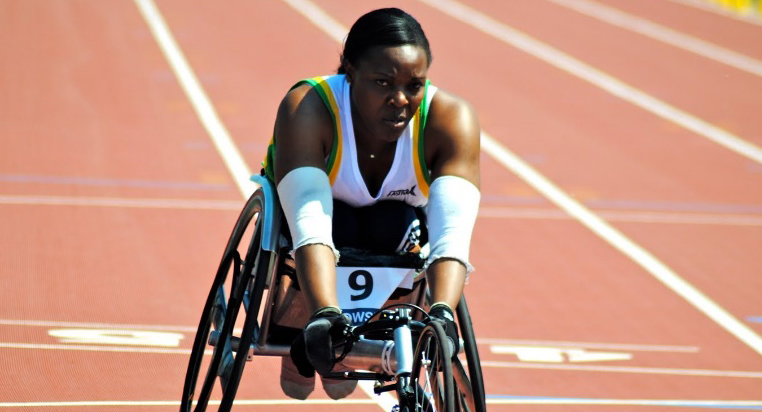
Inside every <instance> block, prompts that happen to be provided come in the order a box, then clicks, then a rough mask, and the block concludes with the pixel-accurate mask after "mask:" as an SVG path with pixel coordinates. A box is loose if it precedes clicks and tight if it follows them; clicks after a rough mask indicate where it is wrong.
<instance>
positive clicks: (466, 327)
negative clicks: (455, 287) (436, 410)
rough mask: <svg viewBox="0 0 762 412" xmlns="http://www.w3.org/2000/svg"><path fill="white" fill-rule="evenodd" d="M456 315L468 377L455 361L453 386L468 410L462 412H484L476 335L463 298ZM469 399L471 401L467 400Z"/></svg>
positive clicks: (485, 408) (485, 403)
mask: <svg viewBox="0 0 762 412" xmlns="http://www.w3.org/2000/svg"><path fill="white" fill-rule="evenodd" d="M456 313H457V316H458V325H459V326H460V334H461V336H462V337H463V351H464V352H465V354H466V362H468V376H465V370H464V368H463V365H462V364H461V363H460V361H459V360H456V361H455V362H454V363H456V364H455V365H453V368H454V369H453V373H454V377H455V384H456V386H458V391H459V392H460V398H461V399H462V400H463V402H465V403H466V405H467V406H468V409H465V408H464V409H462V410H466V411H474V412H486V411H487V401H486V398H485V396H484V378H483V376H482V367H481V362H480V360H479V350H478V349H477V347H476V335H475V334H474V328H473V324H472V323H471V315H470V313H469V312H468V305H467V304H466V297H465V296H461V297H460V302H459V303H458V308H457V309H456ZM469 385H470V394H469V393H468V388H466V386H469ZM463 395H465V396H463ZM456 396H459V395H456ZM469 397H470V398H471V400H469Z"/></svg>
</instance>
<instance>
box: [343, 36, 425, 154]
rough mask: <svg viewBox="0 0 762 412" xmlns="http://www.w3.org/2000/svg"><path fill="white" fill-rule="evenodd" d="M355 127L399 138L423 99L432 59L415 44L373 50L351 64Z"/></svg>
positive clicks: (380, 136) (389, 138)
mask: <svg viewBox="0 0 762 412" xmlns="http://www.w3.org/2000/svg"><path fill="white" fill-rule="evenodd" d="M347 66H348V67H347V76H348V79H349V81H350V82H351V84H352V96H351V98H352V103H353V112H352V114H353V121H354V123H355V130H357V131H359V132H361V133H364V134H367V135H368V137H371V138H375V139H381V140H383V141H387V142H394V141H396V140H397V139H399V137H400V135H402V132H403V131H404V130H405V128H406V127H407V125H408V123H409V122H410V119H412V118H413V114H415V112H416V110H418V107H419V106H420V105H421V101H422V100H423V92H424V89H425V87H424V86H425V85H426V72H427V70H428V66H429V64H428V58H427V57H426V51H425V50H424V49H423V48H421V47H419V46H414V45H403V46H391V47H385V46H378V47H374V48H371V49H369V50H368V51H367V52H366V53H365V54H364V55H363V57H362V58H361V59H359V61H358V62H357V65H356V66H355V65H352V64H348V65H347Z"/></svg>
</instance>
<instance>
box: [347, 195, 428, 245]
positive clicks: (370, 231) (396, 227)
mask: <svg viewBox="0 0 762 412" xmlns="http://www.w3.org/2000/svg"><path fill="white" fill-rule="evenodd" d="M427 237H428V236H427V233H426V230H425V215H424V213H423V210H422V209H420V208H416V207H413V206H410V205H408V204H407V203H404V202H400V201H396V200H385V201H382V202H378V203H375V204H373V205H370V206H365V207H359V208H356V207H352V206H349V205H348V204H346V203H344V202H342V201H340V200H335V199H334V201H333V243H334V245H335V246H336V248H337V249H340V248H342V247H352V248H358V249H365V250H369V251H372V252H375V253H384V254H392V253H404V252H417V251H418V250H419V249H420V246H421V245H423V244H425V243H426V241H427V240H426V238H427Z"/></svg>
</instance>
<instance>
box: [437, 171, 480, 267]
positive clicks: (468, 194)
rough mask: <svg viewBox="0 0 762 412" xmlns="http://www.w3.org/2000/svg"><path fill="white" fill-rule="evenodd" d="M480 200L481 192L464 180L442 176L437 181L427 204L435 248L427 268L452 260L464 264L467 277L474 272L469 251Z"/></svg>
mask: <svg viewBox="0 0 762 412" xmlns="http://www.w3.org/2000/svg"><path fill="white" fill-rule="evenodd" d="M480 198H481V193H480V192H479V189H477V188H476V186H474V184H473V183H471V182H469V181H468V180H466V179H463V178H462V177H458V176H442V177H439V178H437V179H436V180H434V182H433V183H432V184H431V188H430V189H429V201H428V203H427V204H426V218H427V224H426V226H427V228H428V230H429V245H430V247H431V252H430V253H429V258H428V260H427V261H426V266H428V265H430V264H431V263H433V262H434V261H435V260H437V259H441V258H450V259H455V260H457V261H459V262H461V263H462V264H463V265H464V266H465V267H466V274H469V273H471V272H472V271H473V270H474V268H473V266H471V263H469V261H468V252H469V248H470V246H471V233H472V232H473V229H474V223H475V222H476V214H477V212H478V210H479V200H480Z"/></svg>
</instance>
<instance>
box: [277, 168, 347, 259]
mask: <svg viewBox="0 0 762 412" xmlns="http://www.w3.org/2000/svg"><path fill="white" fill-rule="evenodd" d="M278 196H279V197H280V204H281V208H282V209H283V214H284V215H285V216H286V221H288V226H289V228H290V230H291V237H292V240H293V243H294V250H296V249H298V248H300V247H302V246H305V245H313V244H321V245H326V246H328V247H330V248H331V250H333V254H334V256H335V257H336V261H337V262H338V259H339V252H338V251H337V250H336V248H335V247H334V245H333V230H332V219H333V195H332V193H331V183H330V181H329V180H328V176H327V175H326V174H325V172H324V171H323V170H321V169H318V168H316V167H299V168H296V169H294V170H292V171H290V172H288V174H286V176H285V177H283V179H281V181H280V183H278Z"/></svg>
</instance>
